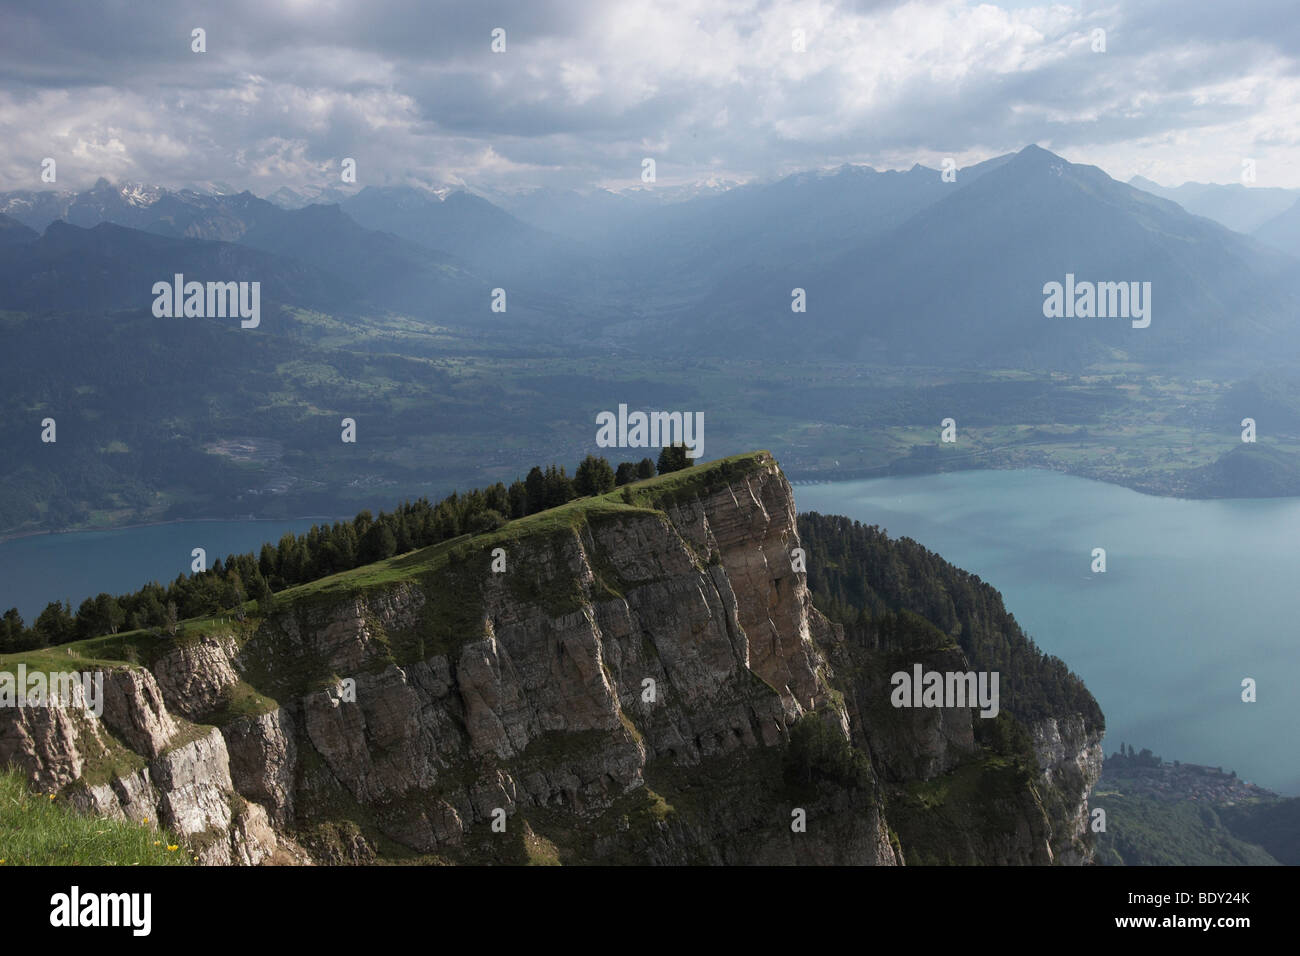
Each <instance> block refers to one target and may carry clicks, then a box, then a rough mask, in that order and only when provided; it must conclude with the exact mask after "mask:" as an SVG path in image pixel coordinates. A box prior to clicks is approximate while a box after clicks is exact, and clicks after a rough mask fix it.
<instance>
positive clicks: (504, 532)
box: [0, 450, 775, 671]
mask: <svg viewBox="0 0 1300 956" xmlns="http://www.w3.org/2000/svg"><path fill="white" fill-rule="evenodd" d="M774 464H775V459H774V458H773V457H772V454H771V452H768V451H765V450H760V451H751V452H745V453H742V454H739V455H732V456H730V457H728V458H720V459H718V460H716V461H711V462H706V463H703V464H699V465H694V466H692V467H690V468H685V469H682V470H681V471H675V472H671V473H669V474H666V475H657V476H655V477H653V478H646V479H644V480H641V481H636V482H631V483H629V484H626V485H623V486H621V487H619V488H616V489H614V490H613V491H610V492H607V493H605V494H602V495H594V496H590V497H586V498H578V499H575V500H573V501H569V502H567V503H565V504H563V505H560V506H558V507H555V508H550V509H548V510H546V511H539V512H537V513H536V514H531V515H528V516H526V517H523V518H515V519H513V520H511V521H509V522H507V523H506V524H504V525H502V526H501V527H499V528H497V529H495V530H492V531H486V532H483V533H480V534H474V535H470V534H464V535H461V536H459V537H456V538H452V539H449V540H447V541H441V542H439V543H438V544H434V545H430V546H429V547H427V548H421V549H419V550H416V551H409V552H406V553H405V554H399V555H394V556H393V557H391V558H386V559H384V560H382V561H376V562H374V563H372V564H366V565H362V566H361V567H358V568H352V569H350V570H347V571H341V572H339V573H337V574H332V575H329V576H327V577H323V578H318V579H316V580H315V581H309V582H307V583H305V584H299V585H296V586H294V587H290V588H285V589H284V590H282V591H278V592H276V594H275V602H276V604H277V606H281V607H286V606H293V605H303V604H316V603H321V604H328V603H331V602H333V601H336V600H339V599H343V598H347V597H349V596H352V595H358V594H362V593H365V592H368V591H371V590H374V589H379V588H383V587H388V586H392V585H395V584H400V583H403V582H417V581H421V580H427V579H428V578H429V577H430V576H432V575H438V574H442V573H443V572H446V571H447V569H448V567H449V565H452V564H457V565H460V564H463V563H465V562H472V561H475V560H478V559H482V558H485V557H486V556H488V555H490V553H491V550H492V549H493V548H495V547H505V548H507V549H509V548H510V547H511V546H512V545H515V544H518V543H520V542H522V541H525V540H529V539H534V540H542V539H546V538H550V537H553V536H555V535H557V534H571V533H572V532H574V531H576V530H578V529H580V528H581V527H583V526H584V525H585V524H588V523H592V522H600V521H606V520H611V519H617V518H623V517H629V516H633V515H652V514H662V513H663V511H664V509H666V508H669V507H671V506H672V505H673V504H674V503H677V502H680V501H684V500H689V499H690V498H692V497H694V496H696V495H703V494H708V493H709V492H711V491H713V490H715V489H717V488H720V487H722V486H724V485H726V484H727V483H729V482H731V481H735V480H738V479H740V478H743V477H745V476H747V475H749V474H752V473H754V472H757V471H760V470H762V469H764V468H767V467H770V466H772V465H774ZM244 610H245V613H246V614H247V615H256V614H257V613H258V610H259V609H258V608H257V607H256V604H255V602H252V601H250V602H248V603H247V604H246V605H245V608H244ZM183 623H184V632H185V633H184V635H183V636H180V637H178V638H175V639H173V638H168V637H164V636H158V635H156V634H153V633H151V632H149V631H146V630H137V631H123V632H120V633H118V634H108V635H102V636H99V637H93V638H87V639H85V640H80V641H72V642H70V643H67V644H61V645H59V646H57V647H51V648H43V649H40V650H33V651H21V652H17V653H14V654H0V670H12V669H13V668H15V667H17V665H18V664H19V663H25V664H26V665H27V667H28V669H32V668H38V669H43V670H51V671H54V670H67V669H70V665H71V664H74V663H75V665H76V667H78V668H83V669H84V667H85V666H87V665H97V666H121V665H123V664H129V663H146V664H147V663H149V662H151V661H152V660H153V659H154V658H155V657H157V656H158V655H159V654H161V653H164V652H165V651H166V650H168V649H169V648H170V647H173V646H175V644H176V643H178V642H179V643H182V644H183V643H185V642H187V641H192V640H194V639H196V638H198V637H201V636H203V635H205V634H209V633H213V632H217V631H221V632H229V631H230V630H231V629H232V627H233V617H231V616H230V615H225V616H224V617H223V616H222V615H215V616H207V617H202V618H191V619H187V620H186V621H184V622H183ZM245 626H246V625H245Z"/></svg>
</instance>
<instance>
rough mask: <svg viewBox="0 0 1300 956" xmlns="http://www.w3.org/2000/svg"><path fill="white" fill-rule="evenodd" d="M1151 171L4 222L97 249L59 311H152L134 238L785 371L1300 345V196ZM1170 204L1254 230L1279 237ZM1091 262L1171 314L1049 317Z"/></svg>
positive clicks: (367, 300) (398, 303)
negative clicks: (83, 235) (125, 271)
mask: <svg viewBox="0 0 1300 956" xmlns="http://www.w3.org/2000/svg"><path fill="white" fill-rule="evenodd" d="M1139 185H1143V186H1147V187H1148V189H1147V190H1143V189H1139V188H1136V186H1135V185H1129V184H1124V183H1120V182H1117V181H1115V180H1114V179H1112V178H1111V177H1109V176H1107V175H1106V174H1105V173H1104V172H1103V171H1101V170H1100V169H1097V168H1096V167H1092V166H1085V165H1079V164H1074V163H1069V162H1067V161H1065V160H1063V159H1061V158H1060V157H1059V156H1056V155H1054V154H1052V153H1050V152H1048V151H1046V150H1042V149H1040V148H1038V147H1034V146H1030V147H1026V148H1025V149H1024V150H1022V151H1020V152H1019V153H1016V154H1010V155H1007V156H1002V157H998V158H996V159H993V160H989V161H987V162H984V163H981V164H979V165H977V166H972V167H968V168H965V169H961V170H958V171H956V176H955V180H954V181H945V177H943V176H942V175H941V174H940V172H939V171H938V170H934V169H929V168H926V167H923V166H919V165H918V166H914V167H913V168H912V169H910V170H907V171H905V172H901V171H887V172H879V171H876V170H874V169H871V168H869V167H861V166H844V167H840V168H838V169H835V170H830V171H825V172H816V173H800V174H797V175H793V176H789V177H786V178H784V179H781V180H778V181H776V182H771V183H759V184H751V185H744V186H738V187H735V188H730V189H725V190H721V191H716V192H706V193H704V194H702V195H698V196H694V197H692V198H689V199H686V200H685V201H681V202H672V203H668V202H658V203H652V202H649V201H645V200H639V199H637V198H628V197H620V196H616V195H615V194H613V193H607V194H603V195H602V194H595V195H593V196H588V197H585V198H581V197H580V201H579V200H578V199H575V197H574V196H571V195H565V194H559V193H547V194H545V195H540V196H539V195H536V194H531V195H524V196H519V197H514V200H513V204H514V205H515V207H516V209H517V210H518V211H520V212H521V213H522V214H524V215H525V216H526V217H527V219H528V220H529V221H524V220H523V219H521V218H520V217H519V216H516V215H512V214H511V213H510V212H509V211H507V210H506V209H503V208H501V207H499V206H497V205H494V204H493V203H492V202H489V201H488V200H487V199H484V198H483V197H481V196H477V195H474V194H472V193H469V192H466V191H463V190H460V191H450V192H442V191H439V192H434V191H430V190H423V189H417V188H413V187H366V188H363V189H360V190H359V191H357V192H355V193H353V194H351V195H347V196H344V197H342V200H341V202H339V203H337V204H329V205H322V204H314V203H313V204H308V205H305V206H299V207H298V208H284V207H283V206H280V205H277V204H275V203H272V202H269V201H267V200H264V199H259V198H257V197H255V196H253V195H252V194H251V193H247V192H243V193H237V194H230V193H225V194H216V193H200V192H198V191H195V190H180V191H170V190H167V189H162V188H159V187H151V186H141V185H137V184H128V185H123V186H113V185H111V184H109V183H108V182H107V181H105V180H100V181H99V182H98V183H97V184H96V185H95V186H94V187H92V188H91V189H89V190H86V191H84V192H79V193H68V192H63V193H56V192H45V193H32V192H24V193H8V194H3V195H0V213H2V214H3V215H5V216H7V217H10V218H11V219H13V220H16V221H17V222H18V223H21V224H23V225H25V226H27V227H29V228H31V229H33V230H37V231H46V230H48V229H49V228H50V227H51V226H52V225H55V224H58V230H57V232H56V235H55V237H54V239H50V238H48V237H43V239H44V242H45V245H46V246H54V247H58V248H63V247H64V246H67V244H68V243H73V244H74V245H76V244H77V242H79V243H80V246H81V248H80V251H79V252H78V255H79V256H81V258H80V259H79V262H80V263H81V268H82V269H84V271H85V273H86V274H85V275H77V274H74V273H68V272H67V271H66V268H65V270H63V271H61V272H60V273H59V282H61V283H63V288H64V289H65V291H63V292H60V293H58V294H57V296H56V297H55V298H52V299H50V300H49V301H48V302H47V303H46V307H52V308H68V307H69V306H70V304H71V303H70V300H74V299H77V297H78V296H82V295H85V296H89V298H83V299H81V300H80V301H81V302H82V304H83V305H84V306H86V307H89V308H92V309H102V308H120V307H126V306H127V305H129V304H130V302H131V301H134V302H135V303H137V304H138V305H143V304H144V299H143V298H142V296H143V293H140V294H139V295H138V296H136V297H135V298H133V299H130V300H127V299H123V298H121V297H120V296H117V297H114V296H113V295H110V294H109V293H110V287H112V286H113V283H111V282H110V283H108V284H105V283H104V282H103V281H101V280H99V279H95V278H93V277H94V276H100V277H103V276H106V275H108V274H110V273H114V272H117V271H119V270H120V263H115V262H114V253H113V251H112V249H111V248H110V246H112V245H113V244H119V245H121V246H122V247H123V248H126V247H128V246H129V247H131V248H132V250H133V251H132V253H131V259H132V262H133V268H135V269H138V273H139V275H141V276H157V277H164V276H170V275H172V274H173V273H174V272H176V271H178V269H177V268H176V267H175V266H174V263H178V262H182V261H185V262H188V263H190V267H191V268H195V269H198V268H199V267H200V263H202V262H204V261H210V263H211V266H210V269H209V271H211V270H217V271H220V269H221V268H224V266H222V265H221V262H222V261H223V260H222V257H223V256H225V257H227V258H229V260H230V262H231V263H232V264H233V263H239V264H240V267H241V268H243V267H244V266H247V268H249V269H254V270H256V269H263V270H265V271H266V273H267V275H268V277H269V278H268V281H269V283H270V284H272V285H274V286H276V294H277V295H281V294H282V295H283V296H285V297H286V303H285V304H288V305H292V306H296V307H299V308H304V309H312V310H317V311H325V312H328V313H330V314H338V313H342V314H344V315H348V316H359V315H364V314H366V313H367V312H368V311H374V310H387V311H390V312H396V313H401V314H403V315H408V316H411V317H415V318H418V319H421V320H424V321H429V322H436V323H438V324H442V325H455V326H460V327H464V328H471V329H480V330H481V329H484V328H488V327H490V324H491V323H492V322H493V321H495V322H496V323H497V325H499V326H501V327H503V328H511V329H513V328H517V327H518V326H521V325H523V326H527V325H530V324H531V325H536V324H537V323H544V324H545V327H546V329H547V333H548V335H549V336H550V340H551V341H556V340H558V341H562V342H564V341H567V342H570V343H579V342H581V343H584V344H601V345H605V346H609V347H623V348H628V347H630V348H635V349H637V350H639V351H641V352H643V353H651V354H672V355H678V356H680V355H684V354H690V355H697V356H699V355H719V356H733V355H737V354H740V355H744V356H746V357H749V358H756V359H773V358H787V357H789V356H790V355H791V354H792V350H793V354H798V355H800V356H801V357H804V358H809V359H815V358H816V357H817V356H819V355H831V354H833V355H836V356H841V357H843V356H852V357H857V358H860V359H864V360H865V359H879V360H882V361H884V360H888V361H891V362H896V363H899V362H901V363H916V364H926V365H939V366H949V367H963V366H966V367H969V366H976V367H979V366H992V365H999V364H1001V365H1007V364H1011V365H1019V366H1022V367H1036V368H1063V369H1078V368H1082V367H1085V366H1087V365H1089V364H1092V363H1095V362H1098V361H1109V360H1117V359H1118V360H1139V361H1142V362H1144V363H1150V364H1155V365H1159V366H1164V367H1184V366H1189V365H1197V364H1200V365H1203V366H1206V367H1220V366H1223V365H1224V364H1225V363H1227V364H1229V365H1235V366H1237V367H1242V368H1245V367H1249V366H1250V365H1251V363H1252V362H1257V361H1259V360H1261V359H1264V358H1265V357H1267V358H1269V359H1271V360H1276V359H1277V358H1278V357H1285V358H1288V359H1289V358H1293V357H1295V355H1296V354H1297V349H1298V348H1300V332H1298V331H1297V329H1296V328H1295V327H1294V323H1293V321H1292V320H1291V317H1292V316H1293V315H1294V314H1295V311H1296V306H1297V305H1298V304H1300V302H1298V301H1297V295H1296V293H1295V291H1294V290H1293V289H1292V288H1291V285H1290V283H1289V282H1288V281H1287V277H1288V275H1289V273H1290V272H1291V271H1293V270H1294V268H1295V264H1296V263H1295V259H1294V257H1292V256H1290V255H1287V254H1285V253H1284V252H1283V250H1285V249H1287V248H1290V247H1291V246H1293V245H1294V243H1295V239H1296V237H1297V235H1300V226H1298V225H1297V224H1298V223H1300V208H1297V207H1295V206H1294V205H1293V206H1290V207H1287V206H1286V205H1285V200H1287V199H1288V198H1290V194H1289V193H1288V192H1287V191H1285V190H1254V189H1247V188H1246V187H1244V186H1242V187H1232V186H1223V187H1205V188H1203V189H1200V188H1199V187H1198V189H1189V186H1194V185H1195V184H1188V185H1187V186H1183V187H1179V189H1178V190H1160V189H1159V188H1157V187H1155V186H1154V184H1149V183H1147V182H1146V181H1139ZM1157 192H1164V193H1165V194H1167V195H1178V196H1179V197H1180V198H1182V199H1183V201H1184V202H1185V204H1186V205H1187V206H1190V207H1192V208H1193V209H1201V210H1204V211H1214V210H1217V211H1218V212H1217V214H1218V215H1219V216H1220V218H1223V219H1225V220H1227V221H1231V222H1234V223H1236V224H1237V225H1239V226H1241V227H1242V228H1246V227H1251V226H1254V227H1255V229H1256V232H1257V238H1254V239H1252V238H1250V237H1247V236H1246V235H1244V234H1242V233H1239V232H1234V231H1233V230H1232V229H1229V228H1227V227H1225V226H1223V225H1222V224H1221V223H1217V222H1214V221H1212V220H1209V219H1207V218H1205V217H1204V216H1202V215H1197V214H1193V212H1189V211H1188V209H1187V208H1184V206H1180V205H1178V204H1177V203H1175V202H1173V201H1162V200H1161V199H1160V198H1156V197H1155V196H1154V193H1157ZM339 195H340V196H341V195H342V194H339ZM1233 203H1240V204H1241V205H1240V206H1239V207H1233V205H1232V204H1233ZM1247 206H1248V207H1249V208H1247ZM1230 208H1231V209H1232V210H1233V211H1232V214H1231V215H1228V212H1229V210H1230ZM565 209H567V210H568V215H567V217H566V215H565V214H564V213H563V212H562V210H565ZM1275 209H1276V210H1277V211H1276V212H1275V213H1274V210H1275ZM1269 213H1274V214H1273V215H1269ZM60 221H62V223H66V224H68V225H71V226H80V227H83V228H92V229H93V227H96V226H98V225H100V224H103V223H110V224H112V225H114V226H117V227H122V229H123V230H134V231H138V232H143V233H150V234H153V235H155V236H163V237H167V238H168V239H170V240H173V242H172V243H171V244H169V243H161V242H145V241H144V240H142V239H135V238H132V237H130V236H129V235H128V233H127V232H126V231H118V232H112V233H109V234H108V235H111V236H112V241H111V242H107V243H106V242H99V243H95V242H90V241H88V240H78V241H77V242H74V240H72V238H71V237H72V235H73V233H70V232H68V231H67V228H66V226H65V225H63V224H62V223H60ZM552 222H553V223H554V225H555V227H556V228H555V229H554V230H550V229H548V228H547V227H548V226H549V225H551V224H552ZM4 234H5V236H6V238H5V240H4V243H5V246H4V247H5V248H6V249H7V250H9V254H8V255H7V258H6V261H5V262H4V263H3V264H0V267H2V268H3V269H4V275H5V277H6V281H5V283H4V285H3V287H0V300H3V301H0V304H3V305H5V307H7V308H11V309H15V308H16V309H23V310H29V309H33V308H39V307H40V303H39V299H38V297H39V295H40V292H39V290H40V289H41V288H42V287H43V286H42V279H41V276H42V275H46V274H45V273H42V272H41V271H40V267H39V263H40V262H41V261H42V259H41V256H42V255H43V254H45V253H43V252H42V251H39V246H40V244H39V243H37V242H36V240H35V237H32V236H26V237H25V241H23V236H24V234H22V233H20V232H18V231H17V230H16V229H15V227H14V226H13V224H8V225H7V226H6V228H5V229H4ZM196 240H206V241H208V242H213V243H225V244H233V245H236V246H241V247H245V248H246V249H253V250H257V251H260V252H263V253H268V254H270V255H272V256H275V257H279V258H278V259H275V260H272V259H257V258H256V257H253V258H249V257H248V256H247V255H246V254H244V253H239V254H236V253H234V252H232V251H231V250H229V249H223V248H222V247H221V246H210V247H206V248H201V247H199V246H197V245H195V244H194V243H195V241H196ZM1262 240H1268V242H1269V245H1266V244H1265V242H1264V241H1262ZM241 257H242V258H241ZM285 260H294V261H295V262H296V264H297V265H296V268H297V269H298V270H299V271H298V273H297V275H298V279H299V280H300V281H297V282H293V281H288V280H287V279H283V280H282V276H283V275H284V274H285V273H286V271H288V272H292V271H293V270H292V269H290V268H289V267H288V266H287V265H286V261H285ZM303 269H308V270H317V271H318V272H319V273H320V274H321V275H318V276H316V277H315V278H308V277H309V276H310V275H311V273H309V272H303V271H302V270H303ZM241 274H242V273H241ZM1067 275H1072V276H1075V277H1076V278H1077V280H1078V281H1080V282H1084V281H1091V282H1125V283H1128V282H1139V283H1142V282H1149V283H1150V288H1151V296H1152V300H1153V301H1152V309H1153V312H1152V321H1151V324H1150V326H1149V327H1148V328H1144V329H1140V330H1138V329H1133V328H1131V327H1130V326H1129V324H1128V323H1127V322H1124V321H1122V320H1115V319H1073V320H1067V319H1048V318H1045V317H1044V313H1043V302H1044V291H1043V289H1044V286H1045V284H1046V283H1049V282H1064V281H1066V280H1065V277H1066V276H1067ZM132 281H133V282H134V281H136V280H134V279H133V280H132ZM139 281H143V280H142V279H141V280H139ZM118 285H119V286H120V285H121V283H118ZM494 288H502V289H504V290H505V291H506V293H507V295H508V300H507V301H508V307H507V311H506V313H505V314H504V315H501V314H499V313H494V312H493V311H492V310H491V296H492V292H491V290H492V289H494ZM795 289H803V290H804V296H805V299H806V303H807V306H806V308H807V311H806V312H798V311H792V308H791V303H792V297H793V296H794V295H795V293H794V290H795ZM69 290H80V291H76V292H74V291H69ZM99 292H103V294H105V295H109V298H107V299H104V300H102V301H101V300H100V299H98V298H96V295H97V294H99ZM34 297H36V298H34ZM323 300H325V301H326V302H327V303H329V304H327V305H326V304H323Z"/></svg>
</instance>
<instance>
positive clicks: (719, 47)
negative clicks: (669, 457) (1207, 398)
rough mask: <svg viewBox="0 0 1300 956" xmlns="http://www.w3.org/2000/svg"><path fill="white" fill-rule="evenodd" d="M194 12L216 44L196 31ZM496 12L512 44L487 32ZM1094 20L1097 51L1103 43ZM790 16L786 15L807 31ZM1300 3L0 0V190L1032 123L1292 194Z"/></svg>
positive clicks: (685, 154)
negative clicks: (498, 42) (199, 41)
mask: <svg viewBox="0 0 1300 956" xmlns="http://www.w3.org/2000/svg"><path fill="white" fill-rule="evenodd" d="M196 27H201V28H203V29H204V30H205V31H206V45H207V52H205V53H195V52H192V51H191V42H192V41H191V32H192V30H194V29H195V28H196ZM496 28H501V29H503V30H504V31H505V43H506V49H505V52H501V53H495V52H493V51H492V49H491V46H492V32H493V30H494V29H496ZM1097 29H1104V30H1105V31H1106V32H1105V47H1106V49H1105V52H1094V50H1093V46H1094V33H1093V31H1094V30H1097ZM795 31H802V33H803V38H804V41H803V45H804V49H803V50H802V51H799V50H796V49H795V47H796V45H797V41H796V33H795ZM1298 139H1300V17H1297V16H1296V7H1295V0H1240V2H1234V3H1225V2H1223V0H1152V2H1091V0H1085V2H1056V3H1046V2H1045V3H1037V2H1026V0H1009V2H1003V3H998V4H989V3H983V4H977V3H973V2H962V0H913V2H906V3H899V2H890V0H839V2H830V0H788V2H787V0H777V2H762V0H693V2H679V0H515V2H500V0H471V2H461V3H444V2H436V0H425V2H416V0H365V2H346V0H233V2H223V3H196V2H191V0H172V2H154V0H145V2H141V0H108V2H101V0H34V2H26V0H3V4H2V5H0V189H3V190H10V189H39V188H49V187H48V186H43V185H42V183H41V182H40V164H41V160H42V159H43V158H44V157H47V156H48V157H54V158H55V159H56V160H57V163H58V167H57V168H58V186H60V187H66V188H79V187H83V186H86V185H89V184H90V183H92V182H94V181H95V180H96V179H97V178H99V177H100V176H104V177H107V178H109V179H110V180H114V181H118V180H134V181H143V182H148V183H157V184H162V185H171V186H177V185H183V184H187V183H193V182H211V181H216V182H223V183H228V184H230V185H233V186H236V187H238V188H248V189H252V190H253V191H254V192H257V193H260V194H266V193H268V192H270V191H272V190H274V189H276V188H278V187H280V186H286V185H287V186H290V187H300V186H303V185H308V184H314V185H318V186H324V185H334V184H338V181H339V172H338V170H339V166H340V160H341V159H342V158H343V157H353V158H355V159H356V161H357V168H358V180H359V182H360V183H361V184H362V185H364V184H367V183H371V184H376V185H391V184H398V183H425V184H462V185H468V186H470V187H476V188H479V189H483V190H488V191H492V190H513V189H517V188H525V187H532V186H538V185H548V186H555V187H576V188H587V187H592V186H605V187H609V188H615V189H617V188H622V187H626V186H635V185H639V176H640V172H641V160H642V158H643V157H654V158H655V160H656V163H657V172H658V181H659V183H661V184H674V183H689V182H698V181H705V180H712V179H717V180H747V179H751V178H755V177H771V176H776V175H779V174H782V173H785V172H790V171H794V170H798V169H809V168H816V167H825V166H832V165H838V164H840V163H844V162H855V163H869V164H871V165H873V166H876V167H877V168H887V167H888V168H906V167H910V166H911V165H912V164H913V163H916V162H921V163H925V164H926V165H931V166H936V167H937V166H939V165H940V164H941V162H942V160H943V159H944V158H945V157H952V158H954V159H955V160H956V161H957V163H958V165H966V164H967V163H969V162H977V161H979V160H982V159H986V158H988V157H990V156H994V155H998V154H1000V153H1005V152H1008V151H1011V150H1015V149H1019V148H1020V147H1022V146H1024V145H1025V144H1026V143H1031V142H1034V143H1038V144H1039V145H1041V146H1044V147H1046V148H1048V149H1051V150H1054V151H1055V152H1058V153H1060V154H1062V155H1063V156H1065V157H1066V158H1068V159H1070V160H1072V161H1075V162H1088V163H1095V164H1096V165H1099V166H1101V167H1102V168H1103V169H1105V170H1106V171H1107V172H1109V173H1111V175H1113V176H1116V177H1117V178H1120V179H1127V178H1128V177H1129V176H1131V175H1133V174H1135V173H1136V174H1141V175H1144V176H1147V177H1149V178H1151V179H1154V180H1156V181H1157V182H1160V183H1163V184H1165V185H1177V184H1178V183H1181V182H1183V181H1186V180H1196V181H1213V182H1233V181H1237V180H1238V178H1239V177H1240V172H1241V166H1242V160H1243V159H1245V158H1252V159H1254V160H1255V162H1256V171H1257V177H1258V178H1257V184H1258V185H1261V186H1264V185H1278V186H1289V187H1300V166H1298V165H1297V164H1296V162H1295V159H1296V156H1297V140H1298Z"/></svg>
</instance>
